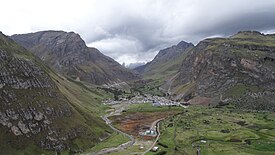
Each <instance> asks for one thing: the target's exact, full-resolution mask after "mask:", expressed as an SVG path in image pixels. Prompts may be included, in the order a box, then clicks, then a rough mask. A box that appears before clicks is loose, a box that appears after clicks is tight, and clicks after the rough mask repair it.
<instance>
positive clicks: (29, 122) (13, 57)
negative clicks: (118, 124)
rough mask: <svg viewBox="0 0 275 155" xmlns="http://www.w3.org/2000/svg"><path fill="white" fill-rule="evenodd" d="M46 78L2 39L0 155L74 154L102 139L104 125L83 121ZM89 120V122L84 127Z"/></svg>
mask: <svg viewBox="0 0 275 155" xmlns="http://www.w3.org/2000/svg"><path fill="white" fill-rule="evenodd" d="M50 74H54V73H53V72H52V71H51V70H50V69H49V68H47V67H46V66H44V65H43V63H42V62H40V60H39V59H38V58H36V57H35V56H33V55H32V54H31V53H30V52H28V51H27V50H26V49H24V48H23V47H21V46H19V45H18V44H16V43H15V42H14V41H12V40H11V39H8V38H7V37H6V36H5V35H3V34H2V33H0V105H1V107H0V144H1V145H0V154H24V153H25V154H41V153H45V152H44V151H43V150H48V151H57V152H60V151H63V150H70V152H78V151H81V150H82V149H83V147H82V146H80V144H81V141H85V143H86V144H85V145H86V147H91V146H93V145H94V144H95V143H97V142H98V141H99V137H100V136H103V135H104V134H106V133H105V131H104V130H105V129H108V127H107V126H105V125H104V122H103V121H102V120H101V119H100V118H97V117H95V116H89V117H84V116H83V115H84V114H85V112H84V111H80V110H79V109H77V108H76V107H77V106H76V105H75V103H73V101H72V102H71V101H68V99H67V98H66V97H65V96H64V95H63V94H62V92H61V91H60V90H59V87H58V86H57V84H56V81H54V80H53V79H52V77H51V76H50ZM66 87H69V85H67V86H66ZM94 115H95V114H94ZM87 118H90V119H89V120H92V121H93V122H90V123H89V124H87V123H86V121H87V120H88V119H87ZM83 137H85V138H83ZM28 151H29V152H28ZM47 153H50V152H47ZM52 154H54V153H53V152H52Z"/></svg>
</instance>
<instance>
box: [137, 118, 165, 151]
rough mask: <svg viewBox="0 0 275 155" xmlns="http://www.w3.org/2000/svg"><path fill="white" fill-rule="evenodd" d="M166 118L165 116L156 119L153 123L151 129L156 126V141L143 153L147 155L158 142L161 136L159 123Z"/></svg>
mask: <svg viewBox="0 0 275 155" xmlns="http://www.w3.org/2000/svg"><path fill="white" fill-rule="evenodd" d="M164 119H165V118H161V119H158V120H156V121H154V122H153V123H152V126H151V129H153V128H154V127H156V131H157V137H156V139H155V141H154V143H153V144H152V145H151V146H150V147H149V148H148V149H147V150H146V151H145V152H143V153H142V155H145V154H146V153H147V152H149V151H150V150H152V149H153V147H154V146H155V145H156V143H157V142H158V140H159V137H160V131H159V123H160V121H162V120H164Z"/></svg>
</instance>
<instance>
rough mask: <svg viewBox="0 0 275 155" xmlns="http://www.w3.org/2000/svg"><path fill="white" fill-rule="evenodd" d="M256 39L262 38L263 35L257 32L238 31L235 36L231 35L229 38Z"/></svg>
mask: <svg viewBox="0 0 275 155" xmlns="http://www.w3.org/2000/svg"><path fill="white" fill-rule="evenodd" d="M253 36H254V37H257V36H264V34H263V33H261V32H258V31H239V32H238V33H237V34H235V35H233V36H232V37H231V38H247V37H249V38H251V37H253Z"/></svg>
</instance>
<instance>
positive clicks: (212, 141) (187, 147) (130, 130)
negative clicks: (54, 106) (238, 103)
mask: <svg viewBox="0 0 275 155" xmlns="http://www.w3.org/2000/svg"><path fill="white" fill-rule="evenodd" d="M109 114H110V115H108V118H109V119H110V120H109V119H108V121H109V122H108V121H106V122H107V123H108V124H109V123H111V124H112V125H113V126H114V127H115V128H116V129H118V130H119V131H121V132H122V134H121V133H120V134H117V133H116V134H117V135H116V136H113V137H111V138H110V139H109V140H107V141H103V143H102V144H103V145H102V144H99V145H98V146H97V148H100V149H103V150H106V149H107V150H108V149H112V148H120V149H118V150H116V151H110V152H108V154H111V155H124V154H137V155H139V154H140V155H142V154H146V155H161V154H166V155H183V154H187V155H189V154H190V155H192V154H197V152H198V151H199V153H200V154H203V155H219V154H225V155H227V154H228V155H231V154H232V155H233V154H241V155H249V154H257V155H258V154H259V155H272V154H274V153H275V113H271V112H244V111H240V110H236V109H234V107H232V106H231V105H229V106H226V107H220V108H214V107H205V106H198V105H196V106H189V107H188V108H182V107H154V106H152V105H151V104H146V103H145V104H117V105H112V109H111V110H110V111H109ZM163 118H165V119H164V120H162V119H163ZM160 120H161V121H160ZM157 122H160V123H159V131H160V135H159V137H158V136H142V135H141V134H140V133H142V132H144V131H146V130H148V129H154V130H156V128H154V127H155V126H156V124H157ZM123 133H124V134H126V135H130V137H133V138H134V142H133V143H132V145H129V146H127V147H123V148H121V144H122V145H124V144H129V142H131V141H133V140H131V138H130V139H129V136H125V135H124V134H123ZM123 135H124V136H123ZM156 137H157V140H156ZM158 138H159V139H158ZM114 139H116V140H114ZM119 140H121V141H119ZM129 140H130V141H129ZM154 142H155V143H154ZM117 146H119V147H117ZM153 146H157V147H159V149H158V151H156V152H153V151H152V150H151V151H149V150H150V148H152V147H153ZM100 149H97V151H99V150H100ZM147 150H148V151H147ZM94 151H95V150H94ZM105 153H106V152H105Z"/></svg>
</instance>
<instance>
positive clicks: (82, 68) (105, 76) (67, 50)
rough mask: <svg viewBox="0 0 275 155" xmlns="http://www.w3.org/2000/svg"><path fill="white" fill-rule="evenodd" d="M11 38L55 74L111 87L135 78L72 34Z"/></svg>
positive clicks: (44, 32) (35, 34) (22, 35)
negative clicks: (52, 69) (44, 63)
mask: <svg viewBox="0 0 275 155" xmlns="http://www.w3.org/2000/svg"><path fill="white" fill-rule="evenodd" d="M11 38H12V39H13V40H14V41H16V42H17V43H19V44H20V45H22V46H23V47H25V48H26V49H28V50H30V51H31V52H33V53H34V54H35V55H36V56H38V57H39V58H40V59H42V60H43V61H45V62H46V63H47V64H48V65H49V66H50V67H52V68H54V69H55V70H56V71H57V72H58V73H62V74H63V75H66V76H68V77H71V78H73V79H76V80H80V81H85V82H89V83H92V84H97V85H102V84H112V83H116V82H125V81H131V80H135V79H138V78H139V77H138V75H137V74H135V73H133V72H132V71H130V70H128V69H126V68H125V67H123V66H121V65H120V64H119V63H117V62H116V61H114V60H113V59H111V58H109V57H107V56H105V55H103V54H102V53H100V52H99V51H98V50H97V49H96V48H90V47H87V46H86V44H85V42H84V41H83V39H81V37H80V36H79V35H78V34H76V33H74V32H64V31H41V32H36V33H29V34H17V35H13V36H11Z"/></svg>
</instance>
